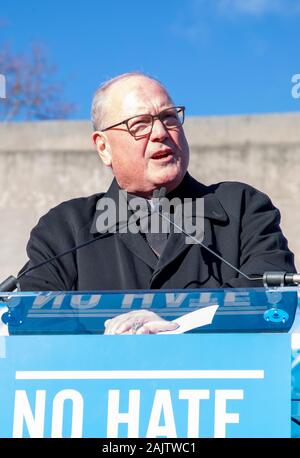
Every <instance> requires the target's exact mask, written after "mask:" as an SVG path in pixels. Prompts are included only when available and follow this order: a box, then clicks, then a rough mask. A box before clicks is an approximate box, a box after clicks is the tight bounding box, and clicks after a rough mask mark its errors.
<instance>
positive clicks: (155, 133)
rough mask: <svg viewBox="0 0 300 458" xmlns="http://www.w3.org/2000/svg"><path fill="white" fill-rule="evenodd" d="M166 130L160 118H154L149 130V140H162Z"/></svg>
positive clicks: (166, 132) (166, 133) (166, 135)
mask: <svg viewBox="0 0 300 458" xmlns="http://www.w3.org/2000/svg"><path fill="white" fill-rule="evenodd" d="M168 135H169V134H168V130H167V129H166V127H165V125H164V124H163V122H162V121H161V120H160V119H155V120H154V122H153V126H152V131H151V136H150V138H151V140H152V141H155V140H162V139H164V138H166V137H168Z"/></svg>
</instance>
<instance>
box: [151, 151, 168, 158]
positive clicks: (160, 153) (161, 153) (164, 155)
mask: <svg viewBox="0 0 300 458" xmlns="http://www.w3.org/2000/svg"><path fill="white" fill-rule="evenodd" d="M172 156H173V153H172V150H170V149H168V150H165V151H158V152H157V153H154V154H153V155H152V156H151V159H166V158H168V157H172Z"/></svg>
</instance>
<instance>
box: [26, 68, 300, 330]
mask: <svg viewBox="0 0 300 458" xmlns="http://www.w3.org/2000/svg"><path fill="white" fill-rule="evenodd" d="M92 115H93V124H94V129H95V130H94V133H93V141H94V143H95V145H96V149H97V151H98V153H99V156H100V158H101V159H102V161H103V162H104V164H105V165H106V166H107V167H110V168H111V169H112V171H113V174H114V177H115V178H114V180H113V182H112V184H111V186H110V188H109V190H108V191H107V192H106V193H105V194H97V195H94V196H91V197H87V198H79V199H74V200H71V201H68V202H64V203H62V204H60V205H58V206H57V207H55V208H54V209H52V210H51V211H50V212H49V213H48V214H47V215H45V216H44V217H42V218H41V220H40V222H39V223H38V225H37V226H36V227H35V228H34V229H33V231H32V233H31V238H30V241H29V243H28V247H27V252H28V256H29V263H27V265H26V266H25V267H24V268H23V271H24V269H25V268H28V267H31V266H33V265H37V264H38V263H39V262H42V261H43V260H46V259H48V258H50V257H51V256H54V255H56V254H58V253H61V252H63V251H65V250H67V249H69V248H71V247H73V246H76V245H79V244H82V243H84V242H86V241H89V240H93V239H95V238H96V237H98V236H99V232H103V237H102V238H100V239H98V240H96V241H95V243H90V244H89V245H86V246H84V247H83V248H81V249H79V250H77V251H73V252H72V253H70V254H68V255H66V256H63V257H61V258H59V259H58V260H56V261H54V262H52V263H49V264H47V265H46V266H42V267H40V268H38V269H36V270H34V271H32V272H31V273H29V274H28V275H24V277H22V279H21V282H20V283H21V287H22V289H23V290H122V289H150V288H151V289H159V288H170V289H173V288H203V287H205V288H218V287H242V286H262V282H261V281H256V282H250V281H249V280H247V279H245V278H244V277H243V276H242V275H239V274H238V273H237V272H235V271H234V270H233V269H232V268H231V267H230V266H229V265H228V264H226V263H225V262H222V261H221V260H220V259H219V258H218V257H217V256H215V255H214V254H213V253H211V252H209V251H208V250H206V249H204V248H203V247H201V246H199V245H198V244H196V243H195V244H190V243H186V235H184V234H182V233H179V232H176V231H174V228H173V229H171V231H170V234H166V233H163V232H162V233H161V234H158V236H157V234H156V237H152V236H151V233H150V234H149V233H147V232H145V233H142V231H139V232H136V231H135V232H132V231H130V230H127V231H124V230H121V229H120V224H119V223H120V221H119V220H117V221H116V224H115V226H114V227H115V228H119V229H117V230H114V231H109V229H107V228H106V233H105V230H104V229H103V230H102V229H101V224H100V225H99V224H98V223H99V217H101V211H103V208H102V204H103V202H104V200H103V199H106V200H105V202H106V201H108V199H110V200H111V201H113V202H115V203H116V207H119V206H120V198H119V197H120V193H124V192H125V191H126V195H125V196H126V197H125V198H126V199H127V201H128V203H129V205H128V212H130V202H131V201H132V199H134V198H135V197H139V198H142V199H143V200H144V201H145V202H146V207H145V208H146V209H147V208H149V203H150V204H151V198H152V196H153V192H154V191H155V190H157V189H159V188H161V187H162V186H163V187H164V188H165V189H166V193H167V194H166V196H167V198H168V199H172V198H177V199H179V201H182V202H183V201H184V199H187V198H189V199H192V200H193V201H195V200H196V199H204V218H203V219H202V220H203V222H204V238H203V243H204V245H206V246H207V247H209V248H210V249H212V250H213V251H214V252H216V253H217V254H219V255H220V256H222V257H223V258H225V259H226V260H227V261H229V262H230V263H231V264H233V265H234V266H236V267H238V268H239V269H240V270H241V271H242V272H244V273H246V274H247V275H248V276H251V277H260V276H261V275H262V274H263V273H264V272H265V271H269V270H273V271H274V270H275V271H290V272H294V271H295V267H294V264H293V255H292V253H291V252H290V251H289V249H288V246H287V241H286V239H285V238H284V236H283V234H282V232H281V230H280V227H279V220H280V215H279V212H278V210H277V209H276V208H275V207H274V206H273V205H272V203H271V201H270V200H269V198H268V197H267V196H266V195H264V194H263V193H261V192H259V191H257V190H255V189H253V188H252V187H250V186H248V185H245V184H242V183H229V182H224V183H219V184H213V185H211V186H205V185H203V184H201V183H199V182H197V181H196V180H195V179H193V178H192V177H191V176H190V175H189V174H188V172H187V168H188V163H189V147H188V143H187V140H186V137H185V134H184V131H183V128H182V124H183V120H184V107H181V106H175V104H174V103H173V101H172V99H171V97H170V95H169V94H168V92H167V91H166V89H165V88H164V87H163V86H162V85H161V84H160V83H159V82H158V81H157V80H155V79H153V78H150V77H148V76H145V75H143V74H140V73H129V74H124V75H121V76H119V77H117V78H114V79H113V80H111V81H109V82H107V83H105V84H104V85H102V86H101V87H100V88H99V89H98V91H97V92H96V94H95V97H94V101H93V110H92ZM101 208H102V210H101ZM100 219H101V218H100ZM120 219H122V218H120ZM118 224H119V226H118ZM137 322H138V326H139V327H140V328H139V330H138V332H139V333H149V332H150V333H156V332H159V331H162V330H171V329H173V328H174V325H173V324H170V323H168V322H166V321H165V320H162V319H161V318H160V317H158V316H157V315H155V314H154V313H152V312H151V311H148V312H144V311H134V312H130V313H128V314H125V315H122V316H117V317H115V318H113V319H112V320H108V322H107V325H106V332H107V333H109V334H113V333H119V334H120V333H127V332H131V330H132V327H133V326H136V323H137Z"/></svg>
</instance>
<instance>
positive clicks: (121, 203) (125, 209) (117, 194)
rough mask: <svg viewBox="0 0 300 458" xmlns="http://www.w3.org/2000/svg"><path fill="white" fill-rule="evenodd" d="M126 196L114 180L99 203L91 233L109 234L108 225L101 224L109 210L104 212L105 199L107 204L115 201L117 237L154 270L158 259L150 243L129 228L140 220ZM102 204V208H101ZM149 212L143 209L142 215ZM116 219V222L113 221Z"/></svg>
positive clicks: (145, 208)
mask: <svg viewBox="0 0 300 458" xmlns="http://www.w3.org/2000/svg"><path fill="white" fill-rule="evenodd" d="M126 194H127V193H125V192H123V191H122V190H120V188H119V186H118V184H117V181H116V179H114V180H113V181H112V184H111V186H110V188H109V189H108V191H107V192H106V193H105V194H104V195H103V196H101V198H100V199H99V201H98V203H97V210H96V212H95V216H94V219H93V223H92V227H91V232H92V233H93V234H94V235H98V234H99V232H100V233H102V232H103V233H105V232H108V230H107V223H106V226H104V225H103V224H101V221H102V219H101V215H103V211H107V209H104V210H103V207H104V205H103V202H104V200H103V199H104V198H105V199H107V203H109V202H110V200H111V201H113V202H114V205H115V210H114V213H115V218H113V217H112V218H111V222H113V223H115V224H113V225H114V226H115V227H116V230H115V237H117V238H118V239H119V240H120V241H121V243H123V244H124V245H126V247H127V248H128V250H129V251H131V252H132V253H133V254H134V255H135V256H137V257H138V258H140V259H141V260H142V261H144V262H145V263H146V264H147V265H149V266H150V267H151V268H152V269H153V270H154V268H155V266H156V264H157V257H156V256H155V254H154V253H153V251H152V249H151V248H150V247H149V245H148V243H147V242H146V240H145V239H144V237H143V236H142V235H141V233H140V232H137V233H133V232H131V229H130V227H128V226H129V225H130V226H131V228H132V227H133V226H135V224H136V222H137V227H138V221H137V220H138V218H136V217H135V215H134V214H133V212H132V211H131V210H130V208H129V205H128V200H127V199H128V195H126ZM143 200H144V199H141V202H142V201H143ZM100 201H101V202H100ZM100 203H101V208H99V207H100ZM143 210H144V211H143ZM147 212H148V208H147V206H146V207H144V209H142V213H143V215H146V214H147ZM114 219H115V221H113V220H114ZM109 226H111V225H109Z"/></svg>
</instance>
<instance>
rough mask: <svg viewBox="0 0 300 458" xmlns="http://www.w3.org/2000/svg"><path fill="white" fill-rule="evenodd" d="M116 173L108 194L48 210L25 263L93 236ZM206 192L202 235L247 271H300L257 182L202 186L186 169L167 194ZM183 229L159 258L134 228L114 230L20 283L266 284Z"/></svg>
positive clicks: (117, 286) (82, 286) (51, 286)
mask: <svg viewBox="0 0 300 458" xmlns="http://www.w3.org/2000/svg"><path fill="white" fill-rule="evenodd" d="M118 190H119V188H118V185H117V182H116V181H115V180H114V181H113V182H112V185H111V187H110V188H109V190H108V191H107V193H105V194H96V195H93V196H90V197H86V198H79V199H73V200H70V201H68V202H64V203H62V204H60V205H58V206H57V207H55V208H53V209H52V210H50V211H49V212H48V213H47V214H46V215H45V216H43V217H42V218H41V219H40V221H39V223H38V225H37V226H36V227H35V228H34V229H33V230H32V232H31V236H30V240H29V243H28V246H27V253H28V257H29V262H28V263H27V264H26V266H25V267H24V268H23V269H22V271H23V270H24V269H25V268H28V267H31V266H33V265H36V264H37V263H39V262H41V261H43V260H45V259H47V258H50V257H51V256H54V255H56V254H58V253H61V252H63V251H65V250H67V249H68V248H71V247H72V246H75V245H78V244H81V243H83V242H85V241H87V240H92V239H94V238H95V236H98V235H99V233H98V232H97V230H96V225H95V221H96V217H97V211H96V205H97V202H98V201H99V199H101V198H103V197H104V196H105V197H111V198H113V199H114V200H116V201H117V199H118ZM175 196H178V197H179V198H180V199H182V198H187V197H193V198H197V197H204V202H205V207H204V208H205V218H204V222H205V223H204V224H205V225H204V230H205V232H204V233H205V236H204V239H203V243H204V244H205V245H206V246H208V247H210V248H211V249H213V250H214V251H215V252H217V253H218V254H220V255H221V256H222V257H223V258H225V259H226V260H227V261H229V262H230V263H231V264H233V265H234V266H236V267H238V268H239V269H241V270H242V271H243V272H245V273H246V274H248V275H250V276H257V275H261V274H263V273H264V272H265V271H288V272H295V267H294V263H293V254H292V253H291V252H290V251H289V249H288V246H287V241H286V239H285V238H284V236H283V234H282V232H281V230H280V227H279V222H280V214H279V211H278V210H277V209H276V208H275V207H274V206H273V205H272V203H271V201H270V199H269V198H268V197H267V196H266V195H265V194H263V193H261V192H259V191H257V190H256V189H254V188H252V187H250V186H248V185H246V184H243V183H235V182H223V183H218V184H214V185H211V186H205V185H203V184H201V183H199V182H197V181H196V180H195V179H193V178H192V177H191V176H190V175H188V174H186V176H185V178H184V180H183V181H182V183H181V184H180V186H179V187H178V188H177V189H176V190H175V191H173V192H172V193H171V194H170V195H169V196H168V197H175ZM185 240H186V236H185V235H183V234H180V233H172V234H170V236H169V238H168V241H167V245H166V247H165V249H164V251H163V254H162V255H161V257H160V258H159V259H157V257H156V255H155V254H154V253H153V251H152V249H151V248H150V247H149V245H148V244H147V241H146V240H145V238H144V237H143V236H142V235H141V234H139V233H137V234H132V233H130V232H127V233H122V234H120V233H113V234H107V236H106V237H105V238H103V239H101V240H97V241H95V243H92V244H90V245H88V246H86V247H84V248H81V249H79V250H78V251H76V252H74V253H72V254H67V255H66V256H63V257H62V258H61V259H59V260H56V261H55V262H53V263H49V264H48V265H47V266H43V267H40V268H38V269H36V270H35V271H33V272H30V273H29V274H28V275H25V276H24V277H23V278H22V279H21V281H20V283H21V289H22V290H27V291H30V290H31V291H37V290H52V291H57V290H82V291H83V290H85V291H87V290H124V289H148V288H153V289H160V288H167V289H169V288H171V289H173V288H198V287H199V288H219V287H244V286H262V282H260V281H258V282H251V283H250V282H249V281H247V280H246V279H245V278H243V277H242V276H240V275H238V274H237V273H236V272H234V271H233V270H232V269H231V268H230V267H229V266H228V265H226V264H225V263H224V262H222V261H220V260H219V259H217V258H216V257H215V256H214V255H213V254H211V253H209V252H208V251H207V250H205V249H204V248H202V247H200V246H199V245H195V244H186V243H185Z"/></svg>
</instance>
